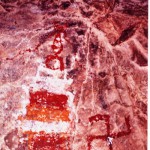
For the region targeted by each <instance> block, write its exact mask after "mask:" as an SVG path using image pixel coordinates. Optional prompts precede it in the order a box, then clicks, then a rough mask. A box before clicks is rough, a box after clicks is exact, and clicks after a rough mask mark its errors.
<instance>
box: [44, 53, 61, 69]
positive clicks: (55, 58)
mask: <svg viewBox="0 0 150 150" xmlns="http://www.w3.org/2000/svg"><path fill="white" fill-rule="evenodd" d="M53 60H58V61H59V63H60V66H59V69H60V70H61V71H62V70H64V63H63V58H62V57H59V56H53V55H48V56H47V57H46V60H45V65H46V67H47V68H49V69H52V70H57V69H58V68H55V67H54V66H53V65H50V62H51V61H53Z"/></svg>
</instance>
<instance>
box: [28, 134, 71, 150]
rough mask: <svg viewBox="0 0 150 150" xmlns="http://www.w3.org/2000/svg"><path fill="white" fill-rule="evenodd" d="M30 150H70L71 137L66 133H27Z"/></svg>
mask: <svg viewBox="0 0 150 150" xmlns="http://www.w3.org/2000/svg"><path fill="white" fill-rule="evenodd" d="M26 134H27V135H28V150H70V145H69V141H70V137H69V136H68V135H67V134H65V133H59V134H54V133H51V134H48V133H45V132H44V131H41V132H39V133H37V132H31V131H29V132H27V133H26Z"/></svg>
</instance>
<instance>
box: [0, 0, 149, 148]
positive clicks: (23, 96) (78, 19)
mask: <svg viewBox="0 0 150 150" xmlns="http://www.w3.org/2000/svg"><path fill="white" fill-rule="evenodd" d="M147 22H148V1H147V0H0V150H27V149H31V150H42V148H41V147H40V148H30V147H29V144H30V143H29V134H27V133H26V132H24V130H23V128H22V123H21V122H22V119H19V116H20V115H22V116H25V114H26V112H25V111H26V106H27V105H28V104H29V96H30V95H29V90H31V89H34V90H35V91H36V90H37V89H44V90H48V91H50V92H53V93H57V94H66V93H67V92H68V93H70V95H71V94H72V95H73V99H72V101H73V103H72V105H71V106H68V108H69V109H70V112H71V120H70V126H69V128H68V132H66V133H67V135H68V136H69V137H70V138H69V144H68V146H66V144H64V145H63V146H62V145H61V144H60V143H59V142H58V146H57V145H55V146H54V147H45V149H46V150H50V149H51V150H62V147H63V149H64V150H68V149H70V150H112V149H113V150H146V149H147V78H148V75H147V69H148V68H147V66H148V60H147V59H148V56H147V55H148V42H147V38H148V24H147ZM58 34H61V35H60V37H59V38H60V39H61V38H62V39H63V41H62V51H61V52H60V53H59V54H58V55H57V56H56V57H55V58H56V59H58V58H62V63H63V66H62V67H64V68H63V69H62V71H60V70H59V65H61V64H59V63H61V61H60V60H59V59H58V60H59V62H58V66H57V65H55V64H56V63H57V61H56V60H55V61H51V62H50V64H48V65H46V64H45V63H46V59H48V58H47V56H48V55H52V56H55V55H56V54H57V49H56V51H54V49H53V48H52V47H51V46H52V43H53V41H54V37H55V35H58ZM59 38H58V39H59ZM58 39H56V42H58V41H57V40H58ZM57 46H58V47H59V45H57ZM53 47H54V46H53ZM49 59H50V58H49ZM49 65H50V66H53V67H52V68H55V69H56V71H54V70H53V69H52V68H51V67H50V68H47V67H48V66H49ZM70 81H71V82H70ZM96 115H98V116H97V118H96V117H95V118H94V117H93V118H94V119H93V121H91V122H90V118H91V117H92V116H96ZM108 118H109V119H108ZM91 120H92V118H91ZM29 121H31V122H32V120H29ZM48 128H49V127H48ZM35 130H36V129H35ZM117 133H118V134H117ZM55 142H57V140H56V141H55ZM59 144H60V145H61V146H59ZM37 147H38V146H37Z"/></svg>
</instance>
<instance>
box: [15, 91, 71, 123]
mask: <svg viewBox="0 0 150 150" xmlns="http://www.w3.org/2000/svg"><path fill="white" fill-rule="evenodd" d="M29 94H30V99H29V100H30V103H29V104H28V105H27V106H26V109H27V113H26V115H25V116H24V117H23V116H20V117H19V118H18V119H20V120H22V119H27V120H37V121H42V122H52V121H70V119H69V114H70V111H69V110H68V109H67V100H68V97H67V96H66V95H63V94H55V93H50V92H48V91H46V90H44V91H42V90H41V91H36V92H32V91H30V93H29Z"/></svg>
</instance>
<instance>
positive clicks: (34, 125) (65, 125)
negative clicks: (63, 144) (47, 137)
mask: <svg viewBox="0 0 150 150" xmlns="http://www.w3.org/2000/svg"><path fill="white" fill-rule="evenodd" d="M69 126H70V123H69V122H65V121H58V122H56V121H53V122H51V123H48V122H40V121H32V120H24V121H22V125H21V129H22V130H23V131H24V132H26V131H32V132H40V131H45V132H46V133H50V132H54V133H59V132H67V131H68V129H69Z"/></svg>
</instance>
